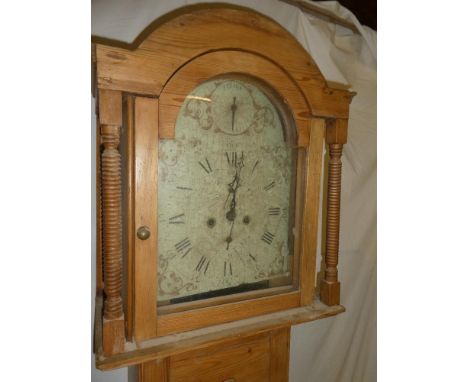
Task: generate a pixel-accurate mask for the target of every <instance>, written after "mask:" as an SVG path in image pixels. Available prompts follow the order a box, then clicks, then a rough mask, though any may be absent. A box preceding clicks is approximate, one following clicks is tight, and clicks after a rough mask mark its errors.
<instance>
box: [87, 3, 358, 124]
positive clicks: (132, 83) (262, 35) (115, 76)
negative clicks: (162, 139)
mask: <svg viewBox="0 0 468 382" xmlns="http://www.w3.org/2000/svg"><path fill="white" fill-rule="evenodd" d="M93 41H94V42H95V43H96V60H97V86H98V87H99V88H105V89H114V90H121V91H127V92H131V93H137V94H144V95H151V96H156V97H159V94H160V93H161V90H162V89H163V87H164V86H165V84H166V83H167V81H168V80H169V79H170V78H171V77H172V76H173V75H174V73H175V72H177V70H178V69H179V68H181V67H182V66H183V65H185V64H186V63H187V62H188V61H191V60H193V59H194V58H196V57H198V56H200V55H203V54H206V53H208V52H213V51H218V50H239V51H246V52H250V53H253V54H256V55H259V56H261V57H263V58H265V59H267V60H270V61H271V62H273V63H274V64H276V65H277V66H279V67H280V68H282V69H283V70H284V71H285V72H286V73H288V75H289V77H290V78H291V79H292V80H293V81H294V82H295V83H296V84H297V86H298V87H299V88H300V89H301V91H302V93H303V94H304V95H305V97H306V99H307V101H308V103H309V105H310V108H311V111H312V115H313V116H322V117H331V118H333V117H334V118H348V113H349V103H350V101H351V98H352V96H353V93H350V92H348V91H346V90H341V89H332V88H330V87H328V86H327V83H326V81H325V79H324V77H323V75H322V74H321V72H320V70H319V68H318V66H317V65H316V63H315V62H314V61H313V59H312V58H311V57H310V55H309V54H308V53H307V51H305V49H304V48H303V47H302V46H301V45H300V44H299V43H298V42H297V41H296V39H295V38H294V37H293V36H292V35H291V34H290V33H289V32H288V31H287V30H285V29H284V28H283V27H281V26H280V25H279V24H277V23H276V22H275V21H273V20H271V19H270V18H268V17H266V16H264V15H261V14H259V13H257V12H255V11H253V10H250V9H247V8H242V7H238V6H231V5H227V4H222V5H221V4H216V5H214V4H201V5H200V4H198V5H196V6H188V7H183V8H179V9H178V10H176V11H173V12H171V13H169V14H168V15H166V16H163V17H162V18H161V19H158V20H156V21H155V22H154V23H152V24H151V25H150V26H148V27H147V28H146V29H145V30H144V31H143V32H142V33H141V34H140V35H139V36H138V37H137V38H136V39H135V41H134V42H133V43H132V44H123V43H117V42H115V41H111V40H105V39H99V38H94V39H93Z"/></svg>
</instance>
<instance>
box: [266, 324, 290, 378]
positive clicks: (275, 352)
mask: <svg viewBox="0 0 468 382" xmlns="http://www.w3.org/2000/svg"><path fill="white" fill-rule="evenodd" d="M290 333H291V328H290V327H285V328H280V329H276V330H272V331H271V332H270V379H269V382H288V380H289V338H290Z"/></svg>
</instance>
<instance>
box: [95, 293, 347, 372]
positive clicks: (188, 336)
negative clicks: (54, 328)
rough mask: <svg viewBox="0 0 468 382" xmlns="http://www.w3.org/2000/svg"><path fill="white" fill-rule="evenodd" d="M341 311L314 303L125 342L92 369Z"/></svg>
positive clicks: (101, 356)
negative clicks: (123, 347)
mask: <svg viewBox="0 0 468 382" xmlns="http://www.w3.org/2000/svg"><path fill="white" fill-rule="evenodd" d="M344 311H345V309H344V307H342V306H341V305H336V306H326V305H324V304H322V303H321V302H320V301H318V300H316V301H315V302H314V304H313V305H312V306H306V307H299V308H294V309H288V310H285V311H281V312H276V313H270V314H266V315H263V316H258V317H251V318H247V319H243V320H238V321H234V322H230V323H225V324H220V325H214V326H210V327H207V328H202V329H197V330H192V331H189V332H184V333H176V334H171V335H167V336H161V337H157V338H153V339H150V340H147V341H142V342H140V343H139V344H138V347H135V345H134V344H131V343H127V345H126V349H125V352H124V353H121V354H116V355H113V356H105V355H104V354H103V353H97V354H96V366H97V367H98V368H99V369H101V370H111V369H116V368H119V367H126V366H131V365H137V364H140V363H143V362H150V361H154V360H158V359H163V358H166V357H169V356H174V355H176V354H181V353H184V352H187V351H189V350H193V351H196V350H197V349H199V350H201V349H206V348H208V347H210V346H214V345H218V344H223V345H225V346H228V345H229V343H230V341H231V342H232V341H237V340H239V339H242V338H246V337H249V336H252V335H255V334H261V333H266V332H269V331H272V330H277V329H282V328H288V329H289V328H290V327H291V325H296V324H301V323H305V322H310V321H314V320H319V319H322V318H326V317H331V316H334V315H337V314H339V313H342V312H344ZM98 313H99V312H98ZM97 341H98V342H99V338H97Z"/></svg>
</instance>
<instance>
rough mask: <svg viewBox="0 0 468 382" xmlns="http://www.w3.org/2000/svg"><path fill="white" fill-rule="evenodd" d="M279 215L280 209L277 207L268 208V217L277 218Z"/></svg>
mask: <svg viewBox="0 0 468 382" xmlns="http://www.w3.org/2000/svg"><path fill="white" fill-rule="evenodd" d="M279 214H280V208H279V207H270V208H268V215H271V216H277V215H279Z"/></svg>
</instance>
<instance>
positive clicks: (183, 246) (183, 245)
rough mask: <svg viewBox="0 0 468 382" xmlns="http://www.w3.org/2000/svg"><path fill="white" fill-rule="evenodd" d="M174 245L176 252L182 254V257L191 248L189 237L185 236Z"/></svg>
mask: <svg viewBox="0 0 468 382" xmlns="http://www.w3.org/2000/svg"><path fill="white" fill-rule="evenodd" d="M174 247H175V249H176V250H177V252H179V253H183V254H184V255H183V256H182V258H184V257H185V256H187V254H188V253H189V252H190V251H191V250H192V243H190V240H189V238H188V237H186V238H185V239H184V240H182V241H179V242H178V243H177V244H176V245H175V246H174Z"/></svg>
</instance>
